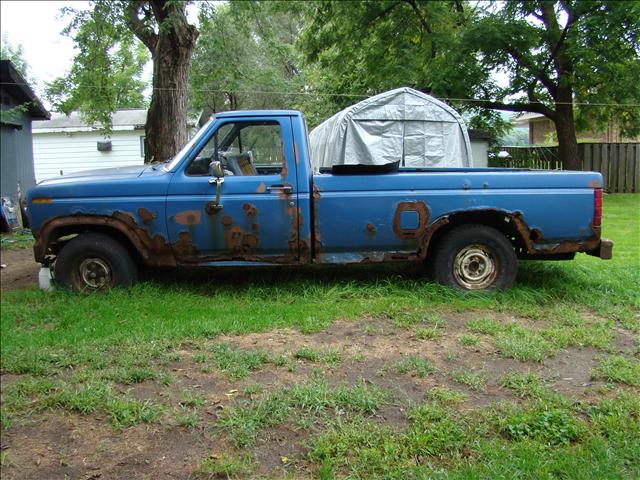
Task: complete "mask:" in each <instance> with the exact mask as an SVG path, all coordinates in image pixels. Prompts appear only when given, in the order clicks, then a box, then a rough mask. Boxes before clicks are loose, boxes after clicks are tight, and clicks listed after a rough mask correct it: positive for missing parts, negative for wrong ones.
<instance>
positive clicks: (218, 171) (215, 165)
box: [209, 160, 224, 178]
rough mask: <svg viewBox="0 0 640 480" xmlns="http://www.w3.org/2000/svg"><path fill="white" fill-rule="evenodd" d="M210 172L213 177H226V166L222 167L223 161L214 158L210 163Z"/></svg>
mask: <svg viewBox="0 0 640 480" xmlns="http://www.w3.org/2000/svg"><path fill="white" fill-rule="evenodd" d="M209 174H210V175H211V176H212V177H216V178H223V177H224V168H222V162H220V161H218V160H214V161H213V162H211V163H210V164H209Z"/></svg>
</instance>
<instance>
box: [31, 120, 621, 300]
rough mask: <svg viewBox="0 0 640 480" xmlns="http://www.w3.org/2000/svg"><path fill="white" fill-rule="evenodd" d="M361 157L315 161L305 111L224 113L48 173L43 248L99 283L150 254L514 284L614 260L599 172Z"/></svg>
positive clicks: (70, 282) (111, 282)
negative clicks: (135, 159) (117, 160)
mask: <svg viewBox="0 0 640 480" xmlns="http://www.w3.org/2000/svg"><path fill="white" fill-rule="evenodd" d="M359 167H360V166H342V168H337V167H336V168H329V169H319V170H318V171H315V172H314V171H313V169H312V168H311V165H310V162H309V152H308V138H307V131H306V126H305V121H304V118H303V116H302V114H301V113H299V112H296V111H243V112H225V113H220V114H217V115H215V116H214V117H212V118H211V119H210V120H209V121H208V123H207V124H206V125H204V126H203V127H202V129H201V130H200V131H199V132H198V133H197V134H196V135H195V136H194V137H193V138H192V139H191V141H190V142H189V143H188V144H187V145H186V146H185V147H184V148H183V149H182V150H181V151H180V152H179V153H178V154H177V155H176V156H175V157H174V158H173V159H171V160H168V161H167V162H165V163H158V164H152V165H146V166H143V167H135V168H117V169H104V170H99V171H95V172H86V173H81V174H76V175H67V176H65V177H60V178H54V179H50V180H46V181H43V182H40V183H39V184H38V185H37V186H36V187H34V188H33V189H32V190H31V191H30V192H29V196H28V211H29V216H30V221H31V226H32V229H33V234H34V237H35V239H36V242H35V246H34V252H35V259H36V261H37V262H40V263H42V264H43V265H44V266H45V267H53V272H54V279H55V282H56V284H57V285H59V286H61V287H64V288H71V289H74V290H78V291H91V290H101V289H105V288H110V287H114V286H127V285H131V284H132V283H134V282H135V281H136V280H137V278H138V271H139V269H140V267H143V266H154V267H177V266H193V267H222V266H233V267H242V266H247V267H250V266H256V265H309V264H320V265H321V264H353V263H360V264H366V263H378V262H419V263H422V264H424V266H425V269H426V270H427V271H428V272H429V273H430V274H431V275H432V277H433V278H434V279H435V280H436V281H438V282H441V283H443V284H446V285H450V286H452V287H455V288H459V289H463V290H492V289H505V288H508V287H510V286H511V285H512V284H513V282H514V280H515V278H516V272H517V261H518V259H522V260H528V259H534V260H535V259H540V260H569V259H572V258H573V257H574V255H575V253H576V252H585V253H587V254H590V255H594V256H597V257H600V258H603V259H607V258H611V251H612V242H611V241H609V240H606V239H603V238H601V237H600V225H601V217H602V177H601V175H600V174H599V173H594V172H555V171H530V170H525V169H492V168H489V169H474V168H465V169H428V168H407V169H404V168H399V169H386V168H384V169H381V168H378V167H377V166H362V168H359Z"/></svg>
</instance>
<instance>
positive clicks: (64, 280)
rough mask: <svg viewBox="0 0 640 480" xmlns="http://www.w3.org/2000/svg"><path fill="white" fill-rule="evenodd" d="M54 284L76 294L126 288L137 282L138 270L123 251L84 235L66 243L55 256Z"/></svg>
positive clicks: (114, 242) (102, 238)
mask: <svg viewBox="0 0 640 480" xmlns="http://www.w3.org/2000/svg"><path fill="white" fill-rule="evenodd" d="M55 280H56V284H57V285H59V286H60V287H62V288H66V289H70V290H75V291H77V292H92V291H99V290H108V289H110V288H113V287H128V286H129V285H132V284H133V283H135V282H136V281H137V280H138V269H137V267H136V264H135V262H134V261H133V259H132V258H131V255H130V254H129V252H128V251H127V249H126V248H125V247H124V246H123V245H122V244H121V243H120V242H118V241H117V240H114V239H113V238H111V237H110V236H108V235H104V234H100V233H84V234H81V235H78V236H77V237H75V238H74V239H72V240H70V241H69V242H68V243H67V244H66V245H65V246H64V247H63V248H62V250H61V251H60V253H59V254H58V258H57V259H56V264H55Z"/></svg>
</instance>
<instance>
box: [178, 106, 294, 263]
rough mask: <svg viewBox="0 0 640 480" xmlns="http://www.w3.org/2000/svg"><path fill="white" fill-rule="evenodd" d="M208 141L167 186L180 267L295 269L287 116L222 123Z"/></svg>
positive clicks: (230, 119)
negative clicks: (218, 178) (215, 173)
mask: <svg viewBox="0 0 640 480" xmlns="http://www.w3.org/2000/svg"><path fill="white" fill-rule="evenodd" d="M208 135H209V139H208V140H207V141H206V144H204V146H203V147H202V148H200V149H196V150H197V151H195V150H194V151H193V152H191V153H190V154H189V155H188V158H186V159H185V161H183V162H182V163H181V165H180V166H179V167H178V170H177V171H176V172H175V174H174V177H173V179H172V181H171V184H170V186H169V191H168V196H167V217H168V218H167V225H168V230H169V232H168V233H169V238H170V241H171V244H172V249H173V252H174V254H175V256H176V259H177V261H178V263H179V264H201V265H206V264H218V263H225V264H228V263H230V262H254V263H296V262H297V261H298V259H299V246H298V222H299V218H298V217H299V215H298V213H297V212H298V208H297V207H298V205H297V203H298V194H297V182H296V171H295V170H296V163H295V161H294V149H293V138H292V129H291V119H290V117H288V116H270V117H227V118H225V117H222V118H220V119H218V120H216V121H215V122H214V124H213V125H212V127H211V132H210V133H209V134H208ZM205 138H206V137H205ZM201 144H202V143H201ZM214 160H218V161H220V162H222V165H223V168H224V173H225V176H224V177H223V183H222V185H221V189H220V193H221V194H220V200H219V202H218V203H216V188H217V186H216V184H215V178H213V177H212V175H211V174H210V170H209V164H210V163H211V161H214Z"/></svg>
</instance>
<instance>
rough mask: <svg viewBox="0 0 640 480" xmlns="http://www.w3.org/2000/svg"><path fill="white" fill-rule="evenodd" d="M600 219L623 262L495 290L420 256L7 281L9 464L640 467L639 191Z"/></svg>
mask: <svg viewBox="0 0 640 480" xmlns="http://www.w3.org/2000/svg"><path fill="white" fill-rule="evenodd" d="M604 212H605V213H604V215H605V216H604V222H603V223H604V227H603V236H606V237H608V238H611V239H613V241H614V244H615V246H614V259H613V260H611V261H602V260H600V259H597V258H594V257H589V256H586V255H582V254H580V255H578V256H577V258H576V260H574V261H571V262H521V263H520V270H519V275H518V279H517V283H516V286H515V287H514V288H513V289H511V290H509V291H507V292H497V293H492V294H461V293H458V292H454V291H452V290H450V289H448V288H445V287H442V286H439V285H435V284H431V283H429V282H427V281H425V280H424V278H422V277H421V275H420V273H418V272H417V271H414V270H409V271H407V269H406V268H405V267H389V268H381V267H361V268H351V269H345V268H330V269H327V268H325V269H307V270H288V269H278V270H268V271H252V272H246V271H237V272H231V271H223V272H217V273H212V274H210V275H206V276H205V275H203V274H201V273H200V274H195V273H190V272H185V273H182V274H180V278H179V279H176V278H173V277H175V275H170V277H171V278H167V277H168V276H169V275H164V276H163V277H162V278H160V279H156V280H154V281H150V282H146V283H142V284H140V285H137V286H135V287H134V288H132V289H130V290H121V291H112V292H110V293H107V294H101V295H90V296H85V295H76V294H70V293H66V292H53V293H45V292H42V291H39V290H37V289H35V288H34V289H29V290H19V291H7V292H3V294H2V303H1V308H2V316H1V333H0V335H1V336H0V340H1V341H2V352H1V368H2V433H3V448H4V445H5V439H7V441H8V443H7V445H8V447H7V448H5V449H4V450H2V456H1V457H0V464H1V465H2V469H3V473H5V472H6V473H7V475H9V476H10V477H25V476H26V477H30V478H49V477H59V476H64V475H69V476H72V477H73V476H77V477H80V476H83V475H85V474H86V473H87V466H86V465H87V460H86V458H89V460H88V463H89V464H90V466H95V467H99V468H100V469H101V470H100V471H101V473H102V474H103V478H106V477H115V476H119V477H126V476H137V477H142V478H144V477H149V478H151V477H158V476H160V477H162V476H163V475H165V476H168V475H169V474H172V475H175V476H178V477H187V476H189V475H192V477H196V478H197V477H198V476H200V477H202V478H210V477H212V476H213V477H215V476H220V477H221V478H226V476H229V477H232V478H233V477H253V476H264V477H319V478H335V477H349V478H371V477H384V478H443V479H444V478H446V479H449V478H505V479H507V478H594V479H595V478H638V477H640V460H639V459H640V287H639V285H640V195H610V196H606V197H605V205H604ZM5 243H6V241H5V239H4V238H3V247H4V245H5ZM11 245H13V244H11ZM12 248H13V246H12ZM25 436H26V437H25ZM27 437H28V438H29V440H28V441H26V440H24V438H27ZM21 439H22V440H21ZM131 445H137V446H138V450H134V451H133V453H131V452H130V451H129V450H130V449H131ZM125 446H126V448H125ZM83 455H84V457H83ZM34 456H36V457H38V458H40V463H37V462H36V463H34V462H35V460H33V457H34ZM115 458H117V459H118V460H122V458H124V459H125V460H127V459H128V460H127V461H128V462H129V463H127V461H125V460H122V461H120V462H119V463H118V462H117V461H116V460H114V459H115ZM123 461H124V462H125V463H124V464H123V463H122V462H123ZM92 471H94V470H92Z"/></svg>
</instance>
